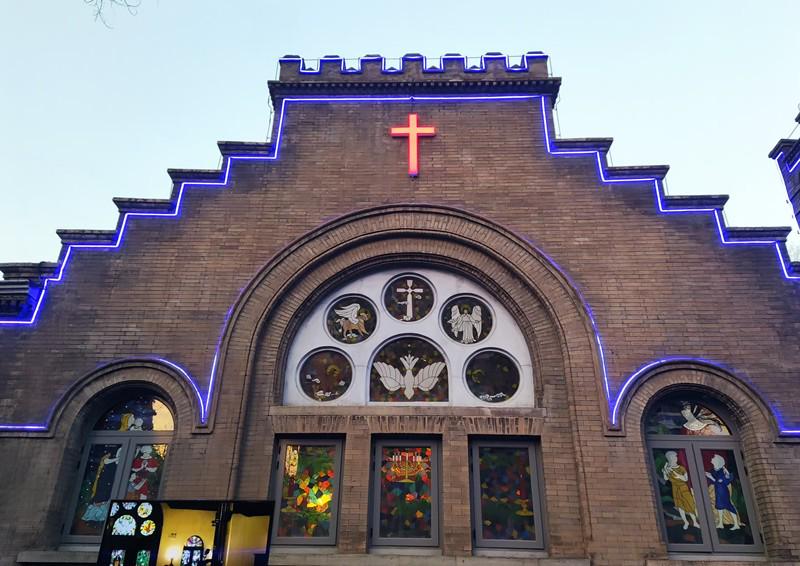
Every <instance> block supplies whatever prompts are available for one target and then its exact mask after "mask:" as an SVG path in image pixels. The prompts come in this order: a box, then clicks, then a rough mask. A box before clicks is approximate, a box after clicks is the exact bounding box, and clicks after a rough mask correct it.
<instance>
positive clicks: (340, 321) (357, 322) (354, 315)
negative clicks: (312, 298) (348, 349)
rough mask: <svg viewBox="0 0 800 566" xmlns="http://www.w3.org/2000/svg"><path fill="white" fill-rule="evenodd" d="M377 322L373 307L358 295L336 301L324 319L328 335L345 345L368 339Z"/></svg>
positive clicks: (367, 300)
mask: <svg viewBox="0 0 800 566" xmlns="http://www.w3.org/2000/svg"><path fill="white" fill-rule="evenodd" d="M377 322H378V316H377V313H376V311H375V307H374V306H373V305H372V303H371V302H370V300H369V299H367V298H366V297H362V296H360V295H348V296H346V297H341V298H339V299H337V300H336V301H335V302H334V303H333V304H332V305H331V306H330V307H329V308H328V313H327V316H326V317H325V325H326V326H327V328H328V333H329V334H330V335H331V336H333V338H334V339H336V340H338V341H339V342H343V343H345V344H358V343H359V342H363V341H364V340H366V339H367V338H369V337H370V335H371V334H372V332H373V331H374V330H375V326H376V324H377Z"/></svg>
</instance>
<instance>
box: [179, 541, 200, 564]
mask: <svg viewBox="0 0 800 566" xmlns="http://www.w3.org/2000/svg"><path fill="white" fill-rule="evenodd" d="M204 546H205V544H204V543H203V539H202V538H200V537H199V536H198V535H192V536H190V537H189V538H188V539H187V540H186V544H184V545H183V552H182V553H181V566H200V564H202V562H203V554H204V552H203V548H204Z"/></svg>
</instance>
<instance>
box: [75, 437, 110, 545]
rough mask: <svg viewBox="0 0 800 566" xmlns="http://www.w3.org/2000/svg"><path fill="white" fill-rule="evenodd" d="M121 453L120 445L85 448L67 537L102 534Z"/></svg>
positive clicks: (98, 445)
mask: <svg viewBox="0 0 800 566" xmlns="http://www.w3.org/2000/svg"><path fill="white" fill-rule="evenodd" d="M121 453H122V445H121V444H93V445H92V446H91V447H90V448H89V457H88V459H87V462H86V469H85V471H84V474H83V480H82V481H81V485H80V491H79V493H78V505H77V507H76V509H75V516H74V518H73V520H72V528H71V529H70V534H73V535H100V534H101V533H102V532H103V523H105V520H106V515H107V514H108V505H109V502H110V500H111V499H112V496H113V494H112V490H113V488H114V478H115V476H116V473H117V467H118V466H119V465H120V461H119V459H120V456H121Z"/></svg>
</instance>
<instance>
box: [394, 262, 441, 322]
mask: <svg viewBox="0 0 800 566" xmlns="http://www.w3.org/2000/svg"><path fill="white" fill-rule="evenodd" d="M434 300H435V297H434V294H433V287H432V286H431V284H430V283H428V281H427V280H425V279H423V278H422V277H420V276H418V275H414V274H409V275H400V276H398V277H395V278H394V279H392V280H391V281H390V282H389V284H388V285H387V286H386V289H385V290H384V292H383V304H384V306H385V307H386V311H387V312H388V313H389V314H390V315H391V316H392V317H394V318H395V319H397V320H400V321H402V322H415V321H417V320H422V319H423V318H425V317H426V316H427V315H428V313H429V312H431V309H432V308H433V303H434Z"/></svg>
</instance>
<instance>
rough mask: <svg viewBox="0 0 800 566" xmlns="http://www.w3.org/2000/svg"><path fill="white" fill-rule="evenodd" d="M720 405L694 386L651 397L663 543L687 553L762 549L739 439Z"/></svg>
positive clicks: (648, 428) (649, 418)
mask: <svg viewBox="0 0 800 566" xmlns="http://www.w3.org/2000/svg"><path fill="white" fill-rule="evenodd" d="M724 414H725V413H724V410H723V409H722V408H721V407H719V406H718V405H717V404H716V403H714V401H713V400H711V399H708V398H705V397H703V396H700V395H697V394H696V393H688V392H683V393H682V392H678V393H672V394H669V395H666V396H664V397H662V398H660V399H658V400H656V401H655V402H654V403H653V404H652V405H651V407H650V408H649V410H648V412H647V413H646V415H645V424H644V428H645V435H646V439H647V446H648V453H649V459H650V475H651V477H652V478H653V483H654V485H655V490H656V495H657V499H658V508H659V518H660V522H661V526H662V529H663V532H664V536H665V538H666V541H667V548H668V549H669V550H675V551H681V552H686V551H692V552H734V553H743V552H760V551H761V550H762V544H761V535H760V529H759V526H758V518H757V516H756V511H755V508H754V506H753V499H752V496H751V490H750V483H749V481H748V479H747V469H746V467H745V465H744V458H743V455H742V451H741V446H740V442H739V438H738V436H737V434H736V431H735V429H734V428H733V426H732V422H731V420H730V419H728V418H727V416H723V415H724Z"/></svg>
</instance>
